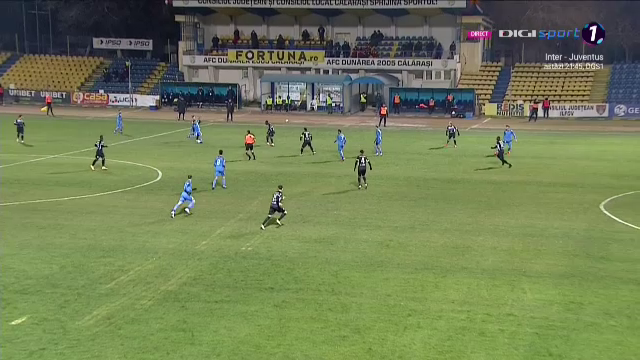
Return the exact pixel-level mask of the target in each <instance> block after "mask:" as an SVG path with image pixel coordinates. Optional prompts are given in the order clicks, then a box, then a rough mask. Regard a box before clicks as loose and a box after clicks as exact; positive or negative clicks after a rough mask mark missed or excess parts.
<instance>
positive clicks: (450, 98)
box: [445, 94, 455, 114]
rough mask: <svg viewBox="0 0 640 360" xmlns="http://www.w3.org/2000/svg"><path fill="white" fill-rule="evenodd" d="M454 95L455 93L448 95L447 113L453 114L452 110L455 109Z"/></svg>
mask: <svg viewBox="0 0 640 360" xmlns="http://www.w3.org/2000/svg"><path fill="white" fill-rule="evenodd" d="M454 101H455V100H454V97H453V94H449V95H447V100H446V103H445V104H446V106H445V113H447V114H451V111H452V110H453V103H454Z"/></svg>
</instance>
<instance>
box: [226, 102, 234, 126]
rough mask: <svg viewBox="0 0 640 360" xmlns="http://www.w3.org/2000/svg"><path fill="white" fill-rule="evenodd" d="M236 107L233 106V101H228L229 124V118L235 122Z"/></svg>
mask: <svg viewBox="0 0 640 360" xmlns="http://www.w3.org/2000/svg"><path fill="white" fill-rule="evenodd" d="M234 108H235V106H234V104H233V100H232V99H227V122H229V118H231V122H233V110H234Z"/></svg>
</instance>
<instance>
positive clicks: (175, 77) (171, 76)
mask: <svg viewBox="0 0 640 360" xmlns="http://www.w3.org/2000/svg"><path fill="white" fill-rule="evenodd" d="M180 81H184V74H183V73H182V71H180V70H178V65H176V64H170V65H168V67H167V70H166V71H165V73H164V74H163V75H162V79H161V80H160V81H159V82H158V83H156V84H155V85H154V87H153V90H151V95H159V94H160V82H180Z"/></svg>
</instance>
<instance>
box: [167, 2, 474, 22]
mask: <svg viewBox="0 0 640 360" xmlns="http://www.w3.org/2000/svg"><path fill="white" fill-rule="evenodd" d="M174 11H175V13H176V14H178V15H186V14H193V13H195V14H198V15H202V16H208V15H211V14H215V13H219V14H223V15H227V16H239V15H243V14H254V15H257V16H260V17H267V18H268V17H272V16H276V15H280V14H284V15H290V16H306V15H310V14H317V15H320V16H324V17H336V16H340V15H342V14H352V15H355V16H358V17H364V16H369V15H373V14H380V15H385V16H391V17H400V16H404V15H409V14H414V15H420V16H435V15H439V14H443V13H444V14H451V15H460V16H482V15H484V11H482V9H481V8H480V6H478V4H472V3H471V2H468V3H467V7H466V8H463V9H455V8H440V9H435V8H424V9H358V10H348V9H345V10H341V9H273V8H246V9H245V8H215V9H213V8H209V7H191V8H182V7H176V8H174Z"/></svg>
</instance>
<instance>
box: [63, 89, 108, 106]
mask: <svg viewBox="0 0 640 360" xmlns="http://www.w3.org/2000/svg"><path fill="white" fill-rule="evenodd" d="M71 103H72V104H74V105H94V106H107V105H109V95H108V94H100V93H82V92H74V93H73V96H71Z"/></svg>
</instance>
